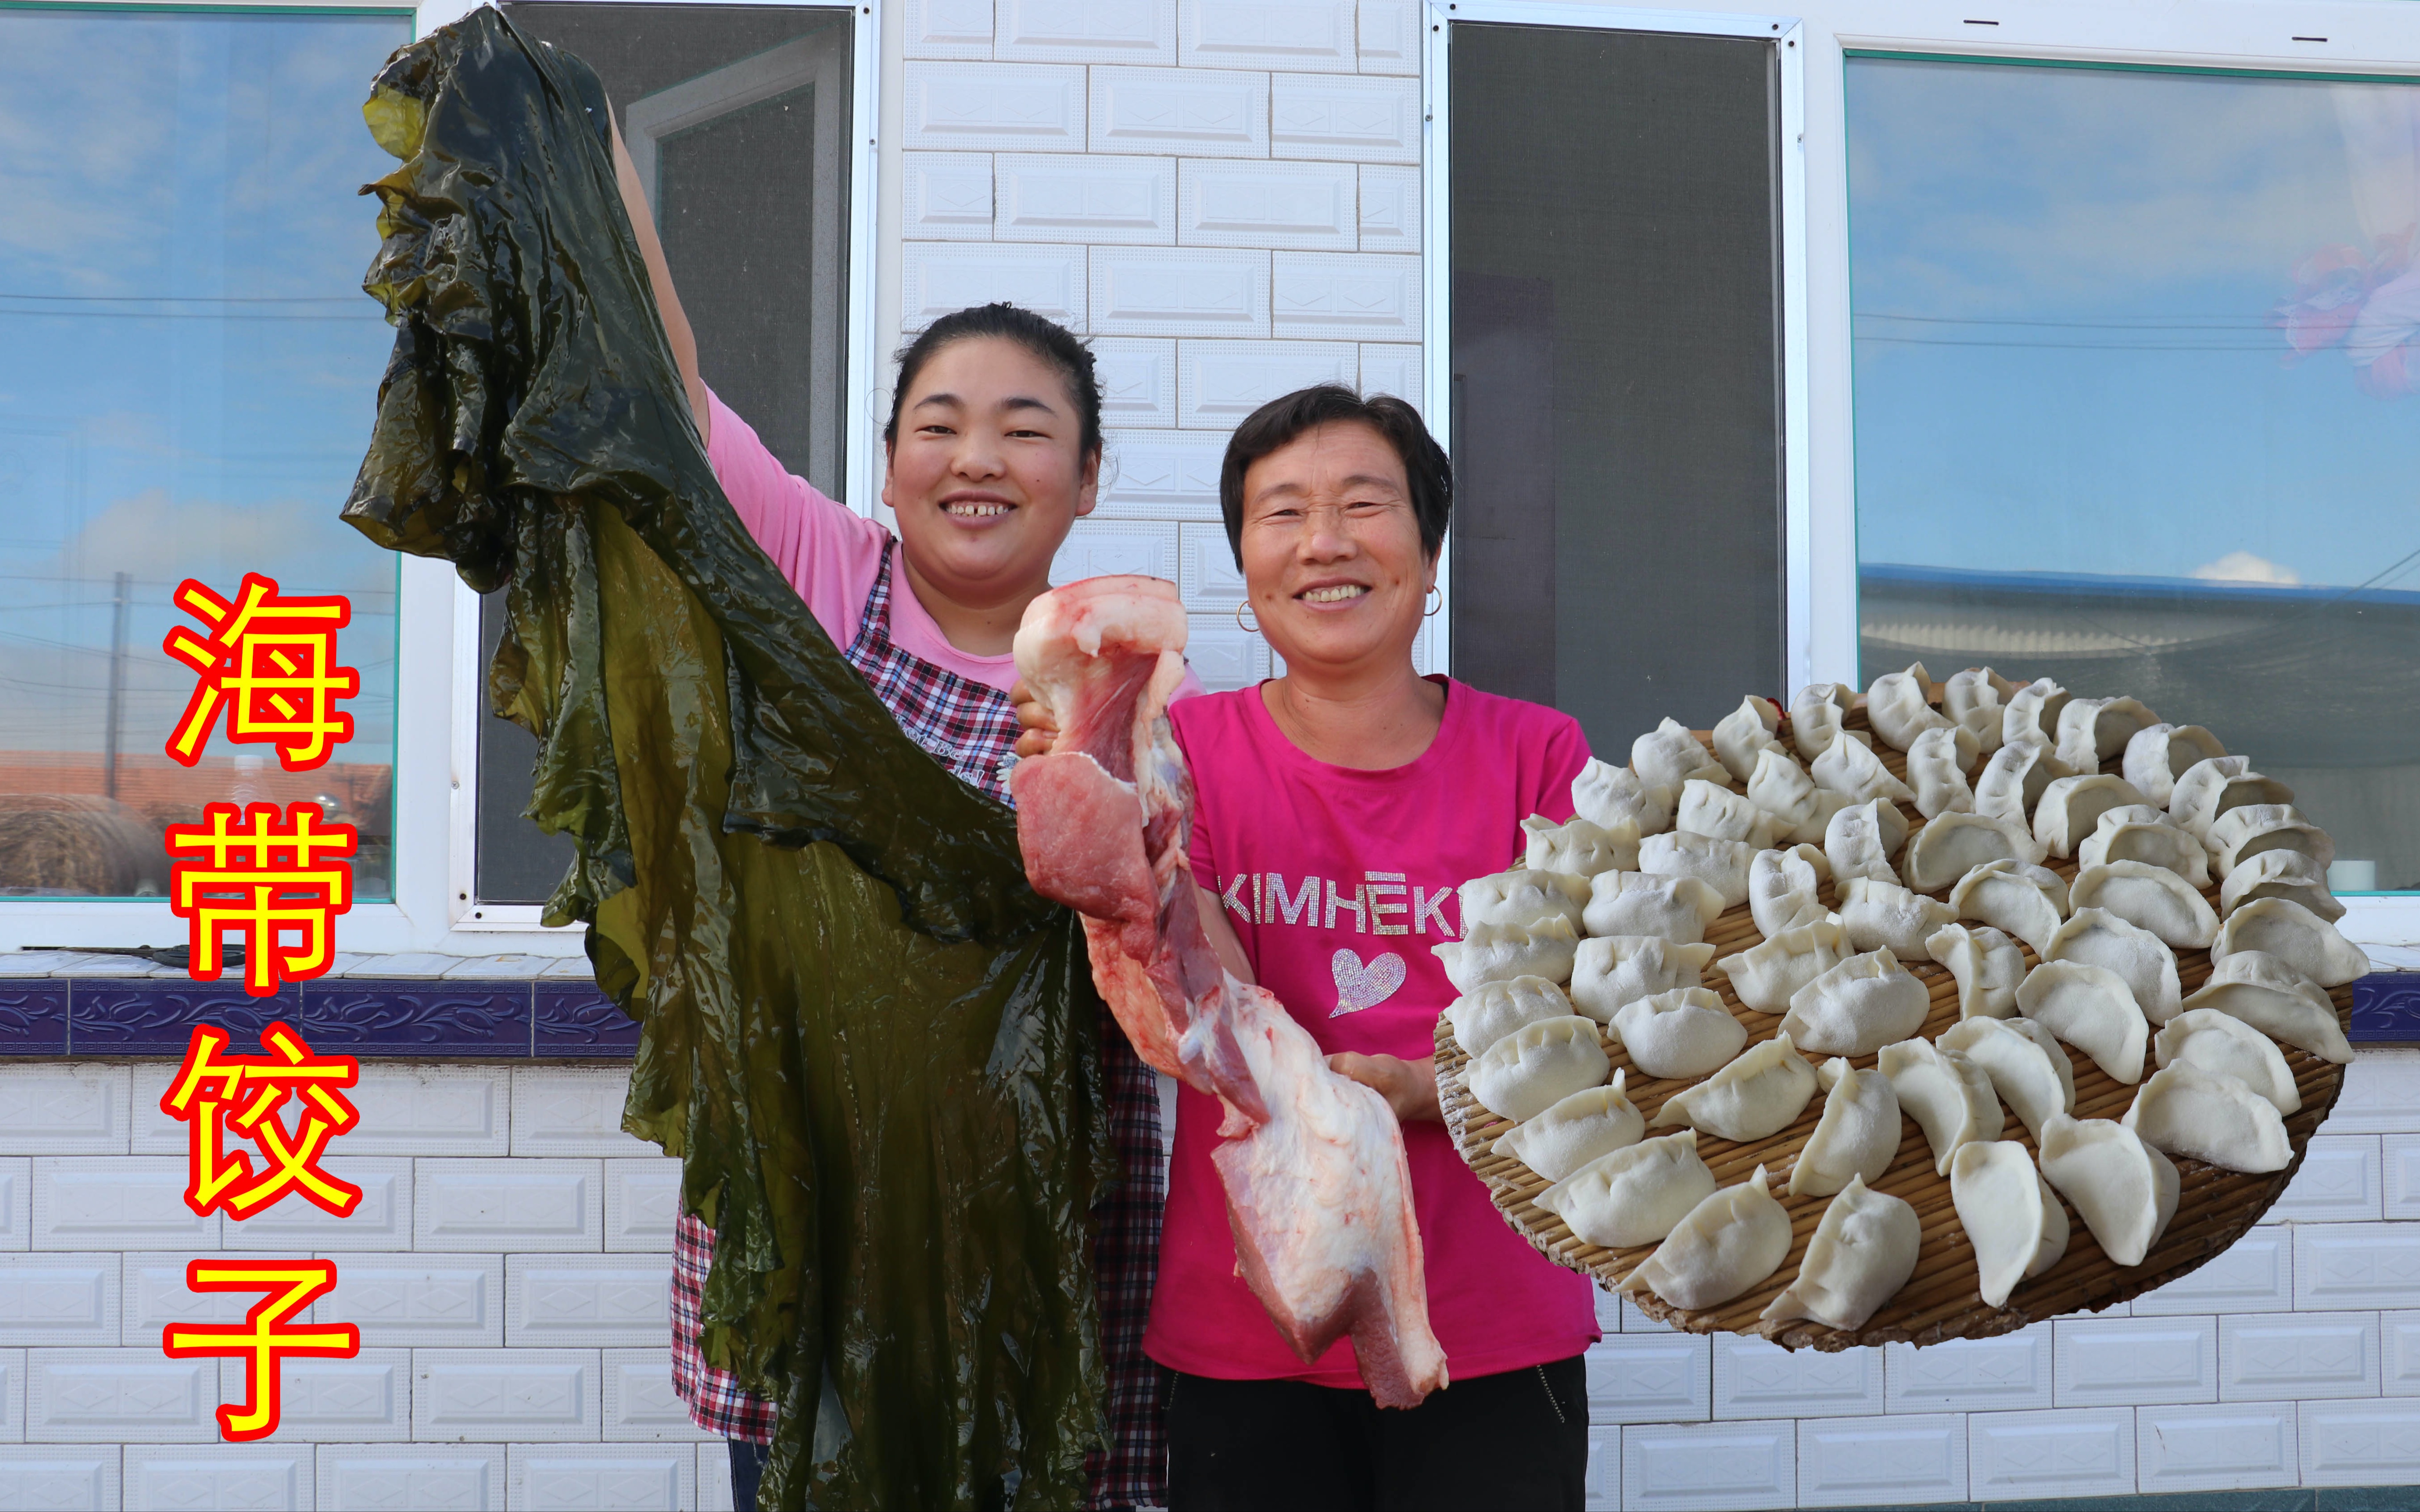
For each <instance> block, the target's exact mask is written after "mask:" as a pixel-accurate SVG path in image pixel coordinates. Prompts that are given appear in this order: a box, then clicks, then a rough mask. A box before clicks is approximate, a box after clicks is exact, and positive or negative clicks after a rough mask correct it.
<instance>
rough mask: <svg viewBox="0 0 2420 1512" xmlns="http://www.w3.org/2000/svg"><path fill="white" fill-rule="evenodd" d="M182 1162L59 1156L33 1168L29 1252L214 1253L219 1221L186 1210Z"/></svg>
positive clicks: (160, 1157) (165, 1158) (168, 1157)
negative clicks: (153, 1251)
mask: <svg viewBox="0 0 2420 1512" xmlns="http://www.w3.org/2000/svg"><path fill="white" fill-rule="evenodd" d="M185 1174H186V1173H185V1162H184V1161H183V1160H181V1159H179V1158H178V1157H176V1156H171V1155H131V1156H116V1157H112V1156H101V1155H89V1156H87V1155H62V1156H41V1157H37V1158H36V1160H35V1161H34V1194H33V1196H34V1202H33V1240H34V1245H33V1247H34V1248H36V1249H38V1250H39V1249H65V1250H104V1249H191V1250H209V1249H216V1248H218V1247H219V1231H220V1218H219V1215H218V1214H217V1213H212V1214H210V1216H209V1217H207V1218H197V1217H195V1216H194V1211H193V1210H192V1209H190V1208H188V1207H186V1206H185Z"/></svg>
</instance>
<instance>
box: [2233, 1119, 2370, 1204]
mask: <svg viewBox="0 0 2420 1512" xmlns="http://www.w3.org/2000/svg"><path fill="white" fill-rule="evenodd" d="M2378 1139H2379V1136H2378V1135H2376V1134H2314V1135H2312V1136H2311V1146H2310V1150H2309V1152H2308V1153H2306V1154H2305V1155H2304V1157H2303V1168H2302V1169H2301V1170H2299V1171H2296V1172H2295V1173H2294V1180H2292V1181H2291V1182H2290V1183H2289V1184H2288V1186H2287V1188H2286V1193H2285V1196H2281V1197H2279V1198H2278V1199H2277V1200H2276V1202H2275V1203H2274V1204H2273V1205H2272V1206H2271V1207H2270V1209H2269V1211H2267V1212H2265V1213H2263V1214H2262V1215H2261V1218H2260V1221H2261V1222H2262V1223H2266V1224H2273V1223H2287V1222H2294V1223H2347V1222H2353V1223H2358V1222H2360V1221H2362V1220H2364V1219H2374V1218H2381V1217H2383V1216H2385V1214H2384V1213H2383V1212H2382V1211H2381V1206H2380V1204H2381V1187H2382V1185H2383V1181H2382V1180H2381V1170H2380V1158H2379V1143H2378Z"/></svg>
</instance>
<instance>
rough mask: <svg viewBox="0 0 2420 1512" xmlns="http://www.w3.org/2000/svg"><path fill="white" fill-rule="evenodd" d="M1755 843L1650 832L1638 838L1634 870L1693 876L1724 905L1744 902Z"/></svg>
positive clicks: (1755, 851) (1754, 853) (1731, 905)
mask: <svg viewBox="0 0 2420 1512" xmlns="http://www.w3.org/2000/svg"><path fill="white" fill-rule="evenodd" d="M1757 850H1758V847H1756V846H1754V845H1749V844H1745V843H1744V842H1742V841H1735V840H1715V839H1714V838H1713V837H1712V836H1708V835H1682V834H1671V835H1652V836H1649V837H1648V838H1647V839H1645V840H1643V841H1639V842H1638V870H1639V871H1641V872H1650V873H1652V874H1653V875H1656V876H1667V877H1696V878H1697V879H1698V880H1699V881H1700V882H1703V883H1704V884H1705V885H1706V886H1708V887H1712V888H1714V891H1715V893H1716V894H1717V895H1718V896H1720V897H1721V899H1722V900H1723V906H1724V907H1725V908H1733V907H1737V906H1738V905H1739V904H1741V903H1745V902H1747V869H1748V863H1750V862H1752V861H1754V860H1755V859H1756V853H1757Z"/></svg>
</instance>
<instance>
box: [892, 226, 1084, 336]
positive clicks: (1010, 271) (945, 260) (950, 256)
mask: <svg viewBox="0 0 2420 1512" xmlns="http://www.w3.org/2000/svg"><path fill="white" fill-rule="evenodd" d="M901 277H902V280H903V282H902V299H903V300H904V301H905V302H904V303H903V304H902V306H901V312H900V313H901V319H902V320H903V322H904V324H905V329H907V330H909V331H922V330H923V329H924V328H925V327H926V326H928V325H931V324H932V323H933V322H934V321H936V320H938V319H939V318H940V317H941V316H945V315H948V314H949V313H950V312H951V311H953V310H963V309H965V308H966V307H967V306H969V305H970V304H988V303H990V302H991V301H994V300H1006V301H1009V302H1010V303H1011V304H1021V305H1023V306H1025V308H1027V309H1029V310H1032V312H1033V313H1034V314H1036V315H1040V316H1047V317H1048V318H1050V319H1052V320H1056V321H1058V322H1059V323H1060V324H1061V325H1063V326H1065V327H1067V328H1068V329H1069V330H1071V331H1082V330H1084V329H1085V323H1084V287H1085V285H1084V279H1085V272H1084V249H1083V248H1081V247H1003V246H1001V245H1000V244H998V243H997V242H988V241H986V242H982V243H975V242H954V241H911V242H909V243H908V244H907V247H906V249H905V250H904V252H903V253H902V264H901Z"/></svg>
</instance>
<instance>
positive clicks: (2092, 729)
mask: <svg viewBox="0 0 2420 1512" xmlns="http://www.w3.org/2000/svg"><path fill="white" fill-rule="evenodd" d="M2159 722H2160V717H2159V716H2158V715H2156V714H2153V713H2152V712H2151V711H2150V710H2149V709H2147V708H2145V707H2144V706H2143V703H2142V701H2141V700H2139V699H2130V698H2114V699H2070V700H2069V701H2068V704H2067V707H2065V708H2063V709H2061V710H2059V711H2058V741H2057V747H2058V759H2059V760H2060V761H2063V762H2065V763H2066V764H2068V765H2070V766H2071V767H2073V768H2075V769H2076V770H2077V771H2079V772H2097V771H2099V770H2101V764H2102V762H2105V761H2107V760H2108V759H2109V758H2110V757H2112V756H2115V755H2117V754H2118V752H2120V751H2122V750H2124V749H2125V748H2126V745H2127V743H2128V742H2129V741H2131V740H2133V738H2134V736H2135V734H2136V733H2139V732H2140V731H2142V730H2143V729H2145V728H2146V727H2148V726H2150V725H2155V724H2157V723H2159Z"/></svg>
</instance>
